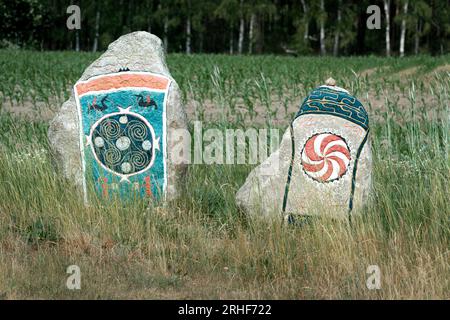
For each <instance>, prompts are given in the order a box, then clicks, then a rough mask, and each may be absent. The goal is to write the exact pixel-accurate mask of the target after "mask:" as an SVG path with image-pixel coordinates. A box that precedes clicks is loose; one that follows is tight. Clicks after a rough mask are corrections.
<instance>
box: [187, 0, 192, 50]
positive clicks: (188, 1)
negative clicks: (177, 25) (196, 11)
mask: <svg viewBox="0 0 450 320" xmlns="http://www.w3.org/2000/svg"><path fill="white" fill-rule="evenodd" d="M191 35H192V26H191V0H187V19H186V54H191V53H192V49H191Z"/></svg>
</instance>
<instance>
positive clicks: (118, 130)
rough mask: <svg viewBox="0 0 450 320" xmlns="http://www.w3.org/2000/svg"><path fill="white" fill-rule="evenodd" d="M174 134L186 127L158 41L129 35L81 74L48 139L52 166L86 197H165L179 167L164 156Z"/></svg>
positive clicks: (173, 188) (173, 192)
mask: <svg viewBox="0 0 450 320" xmlns="http://www.w3.org/2000/svg"><path fill="white" fill-rule="evenodd" d="M180 129H181V130H187V121H186V114H185V112H184V108H183V105H182V103H181V94H180V90H179V88H178V85H177V84H176V82H175V81H174V79H173V78H172V77H171V75H170V73H169V70H168V68H167V66H166V63H165V57H164V49H163V46H162V43H161V40H160V39H159V38H157V37H156V36H154V35H152V34H150V33H147V32H134V33H130V34H128V35H125V36H122V37H120V38H119V39H118V40H116V41H115V42H113V43H111V44H110V46H109V47H108V50H107V51H106V52H105V53H104V54H103V55H102V56H101V57H100V58H98V59H97V60H96V61H95V62H93V63H92V64H91V65H90V66H89V67H88V68H87V69H86V70H85V72H84V73H83V75H82V76H81V78H80V80H79V81H78V82H77V83H76V84H75V85H74V90H73V94H72V96H71V97H70V99H69V100H68V101H66V102H65V103H64V104H63V105H62V107H61V109H60V111H59V112H58V114H57V115H56V117H55V118H54V119H53V121H52V122H51V124H50V128H49V133H48V137H49V141H50V146H51V148H52V151H53V154H54V157H55V160H56V161H55V162H56V164H57V166H58V168H59V169H60V170H61V172H62V173H63V174H64V176H65V177H67V178H68V179H70V180H72V181H73V182H74V183H75V184H76V185H78V186H80V187H81V188H82V189H83V191H84V195H85V199H86V200H89V199H90V198H91V196H99V197H103V198H107V199H110V198H112V197H115V196H118V197H119V198H121V199H134V198H135V197H136V196H138V197H148V198H150V199H152V200H164V199H165V200H168V199H172V198H174V197H176V196H177V195H178V193H179V191H178V190H179V189H180V183H181V180H182V176H183V175H184V172H185V169H186V165H185V164H183V163H180V162H177V161H176V156H173V154H172V149H173V146H174V145H175V144H176V143H177V142H176V141H175V140H176V139H177V137H176V135H174V131H176V130H180ZM90 186H92V187H93V188H90Z"/></svg>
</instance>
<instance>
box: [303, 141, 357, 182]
mask: <svg viewBox="0 0 450 320" xmlns="http://www.w3.org/2000/svg"><path fill="white" fill-rule="evenodd" d="M301 163H302V166H303V169H304V171H305V173H306V174H307V175H308V176H310V177H311V178H313V179H314V180H316V181H319V182H330V181H333V180H336V179H339V178H340V177H342V176H343V175H344V174H345V172H346V171H347V168H348V165H349V163H350V150H349V148H348V146H347V143H345V140H344V139H342V138H341V137H340V136H337V135H335V134H331V133H319V134H316V135H314V136H312V137H311V138H309V139H308V141H306V143H305V146H304V148H303V151H302V162H301Z"/></svg>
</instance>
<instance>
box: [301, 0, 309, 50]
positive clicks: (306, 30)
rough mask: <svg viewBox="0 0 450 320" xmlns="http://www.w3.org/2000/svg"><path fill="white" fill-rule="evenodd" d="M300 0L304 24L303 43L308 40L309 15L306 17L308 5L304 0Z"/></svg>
mask: <svg viewBox="0 0 450 320" xmlns="http://www.w3.org/2000/svg"><path fill="white" fill-rule="evenodd" d="M301 2H302V7H303V14H304V15H305V26H304V30H303V40H304V42H305V43H307V42H308V39H309V17H308V14H309V12H308V6H307V4H306V1H305V0H301Z"/></svg>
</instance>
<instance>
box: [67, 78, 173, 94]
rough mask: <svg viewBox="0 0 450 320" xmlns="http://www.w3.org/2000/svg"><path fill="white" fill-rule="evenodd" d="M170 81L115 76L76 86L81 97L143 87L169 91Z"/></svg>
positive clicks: (165, 79)
mask: <svg viewBox="0 0 450 320" xmlns="http://www.w3.org/2000/svg"><path fill="white" fill-rule="evenodd" d="M168 84H169V79H167V78H164V77H158V76H156V75H149V74H126V73H124V74H115V75H111V76H104V77H100V78H98V79H93V80H91V81H89V80H88V82H81V83H78V84H76V85H75V89H76V90H77V93H78V95H79V96H81V95H83V94H85V93H88V92H90V91H102V90H111V89H120V88H123V87H143V88H149V89H160V90H165V89H167V85H168Z"/></svg>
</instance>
